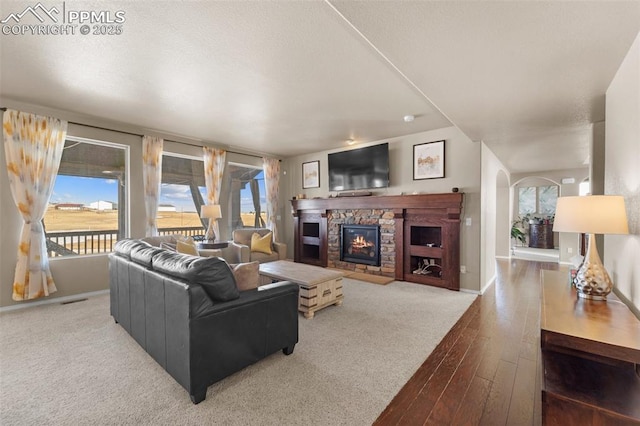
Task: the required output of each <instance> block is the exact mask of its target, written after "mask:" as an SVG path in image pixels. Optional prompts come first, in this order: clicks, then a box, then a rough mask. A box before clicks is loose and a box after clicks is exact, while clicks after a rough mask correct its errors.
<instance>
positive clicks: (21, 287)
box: [2, 109, 67, 300]
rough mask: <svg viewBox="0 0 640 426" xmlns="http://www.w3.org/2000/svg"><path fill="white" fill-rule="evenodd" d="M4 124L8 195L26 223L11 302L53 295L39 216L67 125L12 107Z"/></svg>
mask: <svg viewBox="0 0 640 426" xmlns="http://www.w3.org/2000/svg"><path fill="white" fill-rule="evenodd" d="M2 122H3V123H2V124H3V134H4V150H5V156H6V163H7V174H8V176H9V185H10V187H11V194H12V195H13V200H14V202H15V204H16V207H17V208H18V211H19V212H20V215H21V216H22V219H23V220H24V224H23V225H22V231H21V234H20V243H19V245H18V256H17V263H16V271H15V277H14V281H13V300H29V299H37V298H39V297H44V296H48V295H49V294H51V293H54V292H55V291H57V289H56V285H55V283H54V281H53V277H52V276H51V271H50V269H49V257H48V256H47V246H46V238H45V234H44V229H43V226H42V218H43V217H44V214H45V212H46V210H47V206H48V204H49V198H50V197H51V192H52V191H53V186H54V184H55V180H56V176H57V174H58V168H59V167H60V160H61V158H62V150H63V148H64V142H65V138H66V135H67V122H66V121H63V120H58V119H55V118H50V117H43V116H38V115H34V114H27V113H24V112H20V111H14V110H10V109H9V110H7V111H5V113H4V116H3V120H2Z"/></svg>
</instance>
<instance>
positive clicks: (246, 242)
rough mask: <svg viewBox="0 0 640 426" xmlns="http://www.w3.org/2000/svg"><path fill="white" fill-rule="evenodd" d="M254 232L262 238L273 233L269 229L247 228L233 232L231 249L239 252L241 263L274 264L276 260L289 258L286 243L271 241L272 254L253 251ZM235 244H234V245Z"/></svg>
mask: <svg viewBox="0 0 640 426" xmlns="http://www.w3.org/2000/svg"><path fill="white" fill-rule="evenodd" d="M254 232H257V233H258V234H259V235H260V236H261V237H263V236H265V235H267V234H268V233H269V232H271V230H270V229H267V228H247V229H236V230H235V231H233V236H232V238H233V241H230V242H229V248H230V249H232V250H238V252H239V255H240V262H242V263H247V262H254V261H258V262H260V263H264V262H273V261H275V260H284V259H286V258H287V245H286V244H284V243H277V242H275V241H271V251H272V253H271V254H266V253H261V252H255V251H253V252H252V251H251V236H252V235H253V233H254ZM232 243H233V244H232Z"/></svg>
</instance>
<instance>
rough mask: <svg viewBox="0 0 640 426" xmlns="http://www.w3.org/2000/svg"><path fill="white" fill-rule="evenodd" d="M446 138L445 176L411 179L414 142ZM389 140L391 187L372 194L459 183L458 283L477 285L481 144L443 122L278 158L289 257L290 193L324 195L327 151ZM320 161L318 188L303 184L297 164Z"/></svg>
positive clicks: (445, 188) (432, 189)
mask: <svg viewBox="0 0 640 426" xmlns="http://www.w3.org/2000/svg"><path fill="white" fill-rule="evenodd" d="M439 140H446V142H445V178H443V179H427V180H417V181H414V180H413V145H416V144H420V143H425V142H434V141H439ZM383 142H389V163H390V164H389V168H390V176H389V180H390V186H389V188H386V189H381V190H375V191H373V192H374V193H375V194H376V195H399V194H401V193H403V192H404V193H413V192H420V193H443V192H451V188H453V187H458V188H460V191H461V192H464V205H463V210H462V216H463V218H462V224H461V233H460V235H461V236H460V239H461V248H460V264H461V265H465V266H466V268H467V273H466V274H461V276H460V287H461V288H463V289H467V290H472V291H479V290H480V252H481V250H480V161H479V158H480V144H479V143H474V142H472V141H471V140H470V139H469V138H468V137H467V136H465V135H464V134H463V133H462V132H461V131H460V130H459V129H458V128H456V127H447V128H443V129H438V130H434V131H430V132H422V133H416V134H412V135H407V136H400V137H397V138H392V139H385V140H382V141H377V142H372V143H369V144H362V145H356V146H354V147H347V146H345V148H344V149H338V150H326V151H319V152H317V153H314V154H308V155H301V156H297V157H292V158H288V159H286V160H285V161H284V162H283V169H284V170H286V172H287V173H286V176H287V178H286V179H285V181H286V182H283V185H282V186H281V199H283V200H285V202H286V206H285V209H284V210H285V214H284V216H283V224H284V229H285V230H286V231H287V232H286V235H285V238H286V239H285V240H284V241H285V242H286V243H287V247H288V251H289V257H293V244H294V243H293V217H292V215H291V204H290V201H289V200H291V198H292V197H293V196H295V195H297V194H300V193H304V194H306V196H307V198H313V197H322V198H325V197H328V196H330V195H334V193H331V192H329V189H328V188H329V178H328V166H327V164H328V163H327V158H328V157H327V156H328V154H329V153H331V152H337V151H342V150H348V149H356V148H361V147H363V146H366V145H375V144H378V143H383ZM315 160H319V161H320V188H314V189H305V190H303V189H302V163H303V162H307V161H315ZM465 218H470V219H471V225H470V226H465V225H464V223H465Z"/></svg>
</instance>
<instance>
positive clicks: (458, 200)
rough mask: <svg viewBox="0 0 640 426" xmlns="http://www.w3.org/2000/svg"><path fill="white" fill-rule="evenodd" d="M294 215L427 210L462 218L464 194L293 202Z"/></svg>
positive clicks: (342, 198) (313, 199)
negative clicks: (345, 211)
mask: <svg viewBox="0 0 640 426" xmlns="http://www.w3.org/2000/svg"><path fill="white" fill-rule="evenodd" d="M291 205H292V207H293V212H294V213H293V214H294V216H295V215H296V212H298V211H305V210H318V211H319V210H325V211H326V210H349V209H384V210H394V209H422V210H424V209H426V210H430V211H434V213H435V211H438V210H439V211H441V212H446V214H447V215H451V216H452V218H455V217H456V216H457V218H458V219H459V218H460V211H461V210H462V193H460V192H455V193H454V192H452V193H444V194H415V195H381V196H368V197H332V198H309V199H306V198H305V199H300V200H291Z"/></svg>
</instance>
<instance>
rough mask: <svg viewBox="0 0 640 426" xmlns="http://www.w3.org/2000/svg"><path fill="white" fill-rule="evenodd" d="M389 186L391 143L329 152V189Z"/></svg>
mask: <svg viewBox="0 0 640 426" xmlns="http://www.w3.org/2000/svg"><path fill="white" fill-rule="evenodd" d="M388 186H389V143H383V144H380V145H372V146H367V147H364V148H359V149H352V150H350V151H342V152H335V153H333V154H329V190H330V191H348V190H355V189H371V188H386V187H388Z"/></svg>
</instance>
